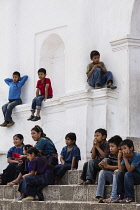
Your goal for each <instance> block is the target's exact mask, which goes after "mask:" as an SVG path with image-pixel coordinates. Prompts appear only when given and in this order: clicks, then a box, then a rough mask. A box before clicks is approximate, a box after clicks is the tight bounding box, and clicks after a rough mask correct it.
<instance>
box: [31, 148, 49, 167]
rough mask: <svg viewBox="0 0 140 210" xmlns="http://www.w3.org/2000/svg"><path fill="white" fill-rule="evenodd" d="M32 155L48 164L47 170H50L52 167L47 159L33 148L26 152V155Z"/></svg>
mask: <svg viewBox="0 0 140 210" xmlns="http://www.w3.org/2000/svg"><path fill="white" fill-rule="evenodd" d="M32 153H34V154H35V156H36V157H40V158H41V159H42V160H43V161H44V162H47V164H48V169H52V168H53V166H52V165H51V163H50V162H49V161H48V160H47V158H46V157H45V156H42V155H41V154H40V152H39V150H38V149H36V148H35V147H31V148H29V149H28V150H27V154H32Z"/></svg>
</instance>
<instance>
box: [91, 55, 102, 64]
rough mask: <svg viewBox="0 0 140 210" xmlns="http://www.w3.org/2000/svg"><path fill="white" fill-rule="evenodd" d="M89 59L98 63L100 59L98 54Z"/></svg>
mask: <svg viewBox="0 0 140 210" xmlns="http://www.w3.org/2000/svg"><path fill="white" fill-rule="evenodd" d="M91 60H92V61H93V63H99V61H100V56H99V55H95V56H93V57H92V59H91Z"/></svg>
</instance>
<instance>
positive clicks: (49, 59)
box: [40, 34, 65, 97]
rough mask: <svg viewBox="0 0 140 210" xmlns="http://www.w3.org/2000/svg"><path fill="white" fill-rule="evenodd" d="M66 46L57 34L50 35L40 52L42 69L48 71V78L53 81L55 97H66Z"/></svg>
mask: <svg viewBox="0 0 140 210" xmlns="http://www.w3.org/2000/svg"><path fill="white" fill-rule="evenodd" d="M64 50H65V46H64V42H63V40H62V39H61V37H60V36H59V35H57V34H51V35H49V36H48V37H47V38H46V40H45V41H44V42H43V44H42V48H41V52H40V67H44V68H46V70H47V77H49V78H50V79H51V82H52V87H53V95H54V96H55V97H60V96H63V95H65V54H64Z"/></svg>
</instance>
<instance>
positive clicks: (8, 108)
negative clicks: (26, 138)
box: [2, 99, 22, 121]
mask: <svg viewBox="0 0 140 210" xmlns="http://www.w3.org/2000/svg"><path fill="white" fill-rule="evenodd" d="M20 104H22V101H21V99H17V100H14V101H9V102H8V103H6V104H4V105H3V106H2V111H3V115H4V119H5V121H11V120H12V117H11V115H12V110H13V109H14V108H15V106H17V105H20Z"/></svg>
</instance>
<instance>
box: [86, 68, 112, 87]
mask: <svg viewBox="0 0 140 210" xmlns="http://www.w3.org/2000/svg"><path fill="white" fill-rule="evenodd" d="M87 81H88V84H89V85H90V86H92V87H95V84H100V86H101V87H102V86H103V85H104V84H105V83H106V82H108V81H112V82H113V75H112V72H110V71H107V72H105V73H103V72H102V70H101V69H100V68H96V69H95V70H94V71H93V73H92V74H91V76H90V77H89V78H88V80H87Z"/></svg>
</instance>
